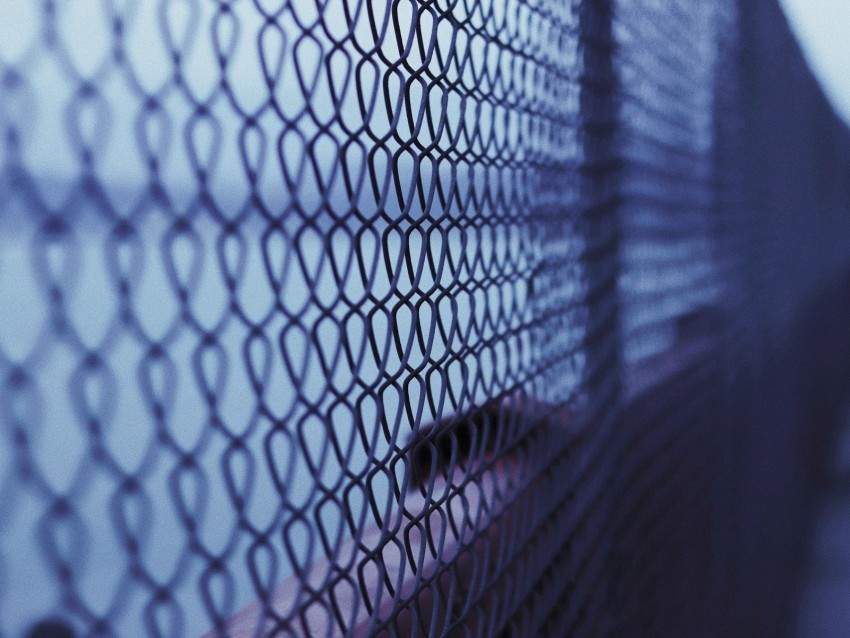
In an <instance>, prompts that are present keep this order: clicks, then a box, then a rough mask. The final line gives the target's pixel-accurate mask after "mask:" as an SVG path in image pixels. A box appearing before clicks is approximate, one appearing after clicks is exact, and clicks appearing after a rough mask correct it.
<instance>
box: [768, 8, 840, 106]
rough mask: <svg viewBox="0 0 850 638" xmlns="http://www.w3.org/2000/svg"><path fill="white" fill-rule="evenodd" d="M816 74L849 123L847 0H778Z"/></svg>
mask: <svg viewBox="0 0 850 638" xmlns="http://www.w3.org/2000/svg"><path fill="white" fill-rule="evenodd" d="M780 4H782V6H783V8H784V9H785V12H786V14H787V15H788V18H789V20H790V22H791V26H792V28H793V29H794V31H795V32H796V34H797V37H798V38H799V40H800V41H801V43H802V45H803V51H804V53H805V54H806V57H807V58H808V60H809V64H810V66H811V67H812V70H813V71H814V72H815V75H817V76H818V78H819V79H820V81H821V84H822V85H823V87H824V90H825V92H826V94H827V97H828V98H829V99H830V101H831V102H832V104H833V106H834V107H835V110H836V111H838V113H839V114H840V115H842V116H843V117H844V119H845V120H846V121H847V122H848V123H850V0H780Z"/></svg>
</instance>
